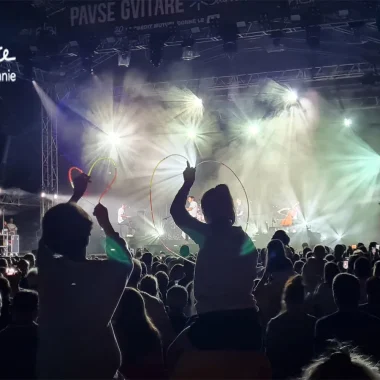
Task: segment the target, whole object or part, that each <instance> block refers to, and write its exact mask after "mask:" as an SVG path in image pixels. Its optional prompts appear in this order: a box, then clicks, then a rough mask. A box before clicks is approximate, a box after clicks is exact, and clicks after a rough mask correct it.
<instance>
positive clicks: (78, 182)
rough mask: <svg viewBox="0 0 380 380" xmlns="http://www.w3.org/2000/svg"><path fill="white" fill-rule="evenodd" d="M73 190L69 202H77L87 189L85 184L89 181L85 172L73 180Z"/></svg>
mask: <svg viewBox="0 0 380 380" xmlns="http://www.w3.org/2000/svg"><path fill="white" fill-rule="evenodd" d="M73 182H74V190H73V195H72V196H71V198H70V200H69V202H73V203H78V201H79V199H81V198H82V197H83V195H84V193H85V192H86V190H87V185H88V184H89V183H90V182H91V180H90V177H89V176H88V175H87V174H84V173H81V174H80V175H79V176H78V177H76V178H75V179H74V180H73Z"/></svg>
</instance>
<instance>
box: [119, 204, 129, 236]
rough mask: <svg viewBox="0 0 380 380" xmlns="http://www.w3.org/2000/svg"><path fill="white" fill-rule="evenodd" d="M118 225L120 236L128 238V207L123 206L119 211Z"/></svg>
mask: <svg viewBox="0 0 380 380" xmlns="http://www.w3.org/2000/svg"><path fill="white" fill-rule="evenodd" d="M117 223H118V224H119V226H120V236H121V237H123V238H126V237H127V235H128V228H129V225H128V215H127V205H125V204H122V205H121V207H120V208H119V210H117Z"/></svg>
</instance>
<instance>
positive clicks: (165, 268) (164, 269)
mask: <svg viewBox="0 0 380 380" xmlns="http://www.w3.org/2000/svg"><path fill="white" fill-rule="evenodd" d="M157 272H165V273H166V274H167V273H168V266H167V265H166V264H164V263H160V264H158V265H157Z"/></svg>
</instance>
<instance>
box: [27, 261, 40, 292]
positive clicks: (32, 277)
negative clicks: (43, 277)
mask: <svg viewBox="0 0 380 380" xmlns="http://www.w3.org/2000/svg"><path fill="white" fill-rule="evenodd" d="M26 281H27V282H28V289H31V290H36V291H37V290H38V269H37V268H36V267H34V268H32V269H31V270H30V271H29V272H28V274H27V276H26Z"/></svg>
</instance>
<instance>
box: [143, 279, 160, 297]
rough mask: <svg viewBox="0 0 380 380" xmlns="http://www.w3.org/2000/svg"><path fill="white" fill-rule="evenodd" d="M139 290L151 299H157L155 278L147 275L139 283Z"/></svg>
mask: <svg viewBox="0 0 380 380" xmlns="http://www.w3.org/2000/svg"><path fill="white" fill-rule="evenodd" d="M139 289H140V290H141V291H142V292H145V293H148V294H150V295H151V296H153V297H157V293H158V284H157V280H156V277H154V276H151V275H149V274H147V275H146V276H144V277H143V278H142V279H141V280H140V282H139Z"/></svg>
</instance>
